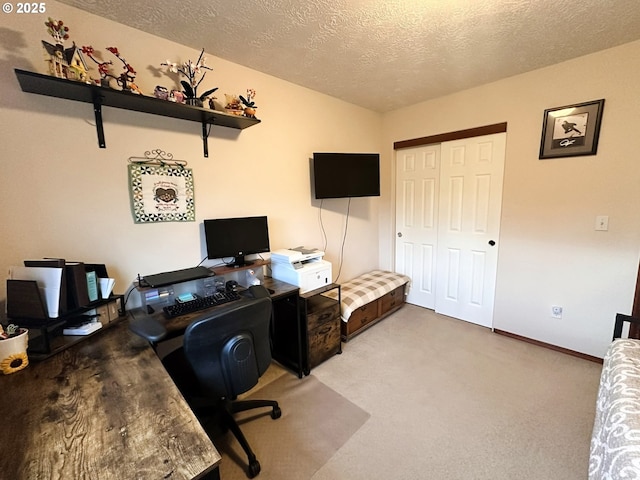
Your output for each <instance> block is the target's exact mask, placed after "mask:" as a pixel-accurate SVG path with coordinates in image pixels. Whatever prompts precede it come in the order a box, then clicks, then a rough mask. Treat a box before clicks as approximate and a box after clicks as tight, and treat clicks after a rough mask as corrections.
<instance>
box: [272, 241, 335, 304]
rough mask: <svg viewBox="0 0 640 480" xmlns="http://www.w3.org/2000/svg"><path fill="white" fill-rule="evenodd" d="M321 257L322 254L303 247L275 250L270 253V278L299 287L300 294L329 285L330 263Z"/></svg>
mask: <svg viewBox="0 0 640 480" xmlns="http://www.w3.org/2000/svg"><path fill="white" fill-rule="evenodd" d="M322 257H324V252H322V251H320V250H315V249H313V250H310V249H304V248H303V247H299V248H298V249H295V250H287V249H281V250H275V251H273V252H271V276H272V277H273V278H275V279H276V280H281V281H283V282H287V283H290V284H292V285H296V286H298V287H300V293H305V292H308V291H310V290H315V289H316V288H320V287H323V286H325V285H329V284H330V283H331V282H332V280H331V263H329V262H327V261H326V260H323V259H322Z"/></svg>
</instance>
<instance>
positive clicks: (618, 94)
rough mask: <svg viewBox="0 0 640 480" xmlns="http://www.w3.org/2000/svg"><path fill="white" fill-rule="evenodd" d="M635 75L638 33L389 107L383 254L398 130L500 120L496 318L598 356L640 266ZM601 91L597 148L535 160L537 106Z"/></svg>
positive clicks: (388, 241)
mask: <svg viewBox="0 0 640 480" xmlns="http://www.w3.org/2000/svg"><path fill="white" fill-rule="evenodd" d="M639 84H640V42H634V43H630V44H627V45H623V46H621V47H617V48H614V49H611V50H607V51H603V52H600V53H597V54H593V55H589V56H586V57H583V58H579V59H576V60H573V61H569V62H565V63H562V64H558V65H555V66H552V67H549V68H545V69H541V70H537V71H534V72H531V73H527V74H524V75H519V76H515V77H512V78H508V79H505V80H502V81H499V82H495V83H492V84H489V85H485V86H482V87H479V88H475V89H471V90H467V91H464V92H460V93H457V94H455V95H450V96H447V97H442V98H439V99H436V100H433V101H429V102H424V103H421V104H418V105H414V106H411V107H408V108H403V109H400V110H397V111H394V112H392V113H389V114H387V115H385V117H384V125H383V131H384V148H385V165H384V168H385V174H384V175H383V178H385V179H387V181H388V182H389V184H388V185H385V187H386V188H385V191H387V192H388V194H387V195H385V196H384V197H383V203H382V204H381V220H380V228H381V234H380V239H381V265H382V266H383V267H385V268H389V267H391V266H392V264H393V239H394V236H393V234H394V232H393V221H394V219H393V217H394V215H393V202H392V198H393V197H392V195H393V191H392V187H393V179H392V176H393V168H394V167H393V165H394V163H393V142H395V141H399V140H407V139H411V138H418V137H423V136H427V135H433V134H438V133H445V132H451V131H456V130H462V129H466V128H472V127H479V126H482V125H489V124H494V123H499V122H505V121H506V122H507V123H508V127H507V153H506V165H505V179H504V196H503V210H502V223H501V235H500V243H499V246H500V251H499V263H498V282H497V291H496V301H495V315H494V328H496V329H500V330H505V331H508V332H512V333H515V334H518V335H522V336H525V337H529V338H533V339H536V340H539V341H542V342H547V343H550V344H553V345H558V346H561V347H564V348H568V349H571V350H575V351H579V352H583V353H586V354H589V355H594V356H599V357H602V355H603V354H604V352H605V349H606V347H607V345H608V343H609V342H610V340H611V335H612V332H613V321H614V317H615V314H616V312H624V313H630V311H631V306H632V302H633V293H634V288H635V282H636V273H637V269H638V251H639V246H640V215H639V214H638V207H639V206H640V189H639V188H638V185H640V166H639V165H638V152H639V151H640V136H639V135H638V132H637V130H638V125H639V122H638V111H640V100H639V98H640V96H639V95H638V85H639ZM600 98H604V99H605V100H606V102H605V107H604V117H603V122H602V131H601V135H600V143H599V148H598V154H597V155H596V156H587V157H572V158H559V159H554V160H538V151H539V145H540V135H541V127H542V117H543V112H544V110H545V109H547V108H553V107H559V106H562V105H568V104H572V103H581V102H585V101H589V100H596V99H600ZM597 215H608V216H609V231H608V232H598V231H594V226H595V217H596V216H597ZM552 305H560V306H563V307H564V314H563V318H562V319H561V320H558V319H554V318H551V316H550V310H551V306H552Z"/></svg>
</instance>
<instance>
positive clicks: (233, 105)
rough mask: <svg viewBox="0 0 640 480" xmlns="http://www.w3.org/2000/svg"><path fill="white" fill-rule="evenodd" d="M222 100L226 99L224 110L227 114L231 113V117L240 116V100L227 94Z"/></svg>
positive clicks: (241, 112)
mask: <svg viewBox="0 0 640 480" xmlns="http://www.w3.org/2000/svg"><path fill="white" fill-rule="evenodd" d="M224 98H225V99H226V102H227V103H226V104H225V106H224V109H225V111H226V112H227V113H231V114H233V115H242V114H243V112H244V111H243V109H242V106H241V105H240V99H239V98H238V97H237V96H235V95H229V94H228V93H225V94H224Z"/></svg>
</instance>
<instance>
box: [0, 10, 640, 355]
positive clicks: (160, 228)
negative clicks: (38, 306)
mask: <svg viewBox="0 0 640 480" xmlns="http://www.w3.org/2000/svg"><path fill="white" fill-rule="evenodd" d="M47 16H52V17H53V18H56V19H63V20H64V21H65V22H66V24H67V25H69V27H70V28H71V31H70V35H71V40H75V41H76V43H78V44H79V45H86V44H91V45H93V46H94V48H96V49H102V50H103V49H104V48H105V47H107V46H117V47H118V48H119V49H120V51H121V52H122V53H123V56H124V57H125V58H126V59H127V61H128V62H129V63H131V64H132V65H133V66H134V68H136V69H137V71H138V77H137V78H136V81H137V83H138V84H139V85H140V86H141V87H142V88H143V90H144V91H146V92H151V91H152V90H153V87H154V86H155V85H156V84H164V85H166V86H171V85H170V82H169V81H168V79H167V78H166V77H164V76H163V75H162V73H161V69H160V67H159V64H160V63H161V62H163V61H165V60H166V59H167V58H170V59H173V60H178V61H181V60H186V59H195V58H196V56H197V54H198V51H194V50H192V49H189V48H187V47H184V46H181V45H178V44H175V43H172V42H169V41H167V40H163V39H160V38H157V37H154V36H152V35H149V34H145V33H143V32H139V31H136V30H133V29H130V28H128V27H125V26H122V25H119V24H115V23H113V22H110V21H108V20H105V19H102V18H98V17H95V16H92V15H89V14H87V13H85V12H83V11H80V10H76V9H74V8H72V7H68V6H66V5H62V4H60V3H58V2H55V1H50V2H47V14H45V15H15V14H14V15H4V16H3V21H4V23H3V26H2V27H1V28H0V39H1V40H2V42H0V52H2V57H1V59H0V85H1V86H2V92H3V95H2V96H1V97H0V125H2V137H1V138H2V146H3V156H2V159H0V188H1V189H2V192H3V194H2V208H1V209H0V224H1V225H2V232H1V233H0V252H2V253H1V254H0V268H1V269H2V270H3V271H6V270H7V268H8V267H9V266H10V265H14V264H19V263H20V262H21V261H22V260H23V259H25V258H38V257H43V256H60V257H65V258H69V259H76V260H84V261H92V262H104V263H106V264H107V266H108V268H109V270H110V272H111V273H112V275H113V276H115V277H116V279H117V287H116V291H118V292H123V291H124V290H125V289H126V288H127V287H128V286H129V284H130V282H131V280H133V278H134V277H135V275H136V274H137V273H141V274H149V273H157V272H160V271H164V270H172V269H178V268H185V267H188V266H192V265H195V264H197V263H198V262H200V260H201V259H202V258H203V257H204V255H205V253H204V246H203V240H202V233H201V223H202V220H203V219H204V218H215V217H224V216H237V215H260V214H266V215H268V216H269V222H270V224H269V225H270V229H271V231H270V233H271V243H272V248H274V249H275V248H281V247H290V246H294V245H302V244H305V245H310V246H322V243H323V237H322V233H321V229H320V225H319V218H320V215H319V210H318V206H319V204H318V203H317V202H316V201H314V200H312V199H311V194H310V187H309V158H310V156H311V154H312V153H313V152H314V151H321V150H324V151H330V150H334V151H381V152H382V162H383V163H382V166H383V172H382V196H381V197H380V198H379V199H354V200H353V201H352V204H351V218H350V221H349V234H348V237H347V242H346V244H345V249H344V251H345V264H344V266H343V268H342V273H341V277H340V280H346V279H348V278H350V277H352V276H355V275H357V274H359V273H362V272H364V271H365V270H368V269H370V268H373V267H375V266H380V267H383V268H393V242H394V231H393V230H394V227H393V221H394V218H393V217H394V215H393V195H394V191H393V158H394V154H393V142H394V141H398V140H406V139H410V138H416V137H422V136H426V135H432V134H437V133H443V132H449V131H455V130H460V129H465V128H472V127H477V126H481V125H487V124H493V123H498V122H504V121H506V122H508V132H507V160H506V169H505V183H504V198H503V203H504V204H503V217H502V233H501V238H500V257H499V265H498V285H497V293H496V303H495V305H496V307H495V318H494V326H495V328H498V329H501V330H506V331H509V332H513V333H516V334H519V335H523V336H526V337H530V338H534V339H537V340H540V341H543V342H548V343H551V344H554V345H559V346H562V347H565V348H569V349H572V350H576V351H580V352H584V353H587V354H591V355H596V356H602V355H603V353H604V350H605V348H606V345H607V344H608V342H609V340H610V337H611V332H612V329H613V318H614V316H615V313H616V312H629V311H630V310H631V303H632V299H633V291H634V286H635V278H636V272H637V267H638V245H639V244H640V242H639V240H640V238H639V237H640V225H639V224H638V223H639V221H638V215H637V211H638V205H639V203H640V202H639V200H640V191H639V189H638V187H637V186H638V185H639V184H640V182H639V180H640V178H639V177H640V168H638V166H637V165H636V162H637V158H636V157H637V152H638V151H639V148H638V147H639V146H640V145H639V143H640V137H639V136H638V135H637V133H636V131H635V130H636V126H637V125H638V116H637V112H638V111H639V107H640V105H639V102H640V100H639V98H640V96H639V95H638V94H637V85H639V84H640V81H639V80H640V78H639V76H640V42H635V43H631V44H627V45H623V46H621V47H618V48H615V49H611V50H608V51H605V52H601V53H597V54H594V55H590V56H587V57H584V58H580V59H577V60H574V61H570V62H565V63H562V64H559V65H556V66H553V67H549V68H545V69H541V70H538V71H535V72H531V73H528V74H524V75H519V76H516V77H512V78H509V79H506V80H503V81H500V82H496V83H493V84H490V85H485V86H483V87H479V88H476V89H471V90H468V91H464V92H460V93H458V94H455V95H451V96H447V97H443V98H439V99H436V100H433V101H430V102H424V103H421V104H418V105H415V106H412V107H408V108H403V109H399V110H397V111H395V112H392V113H389V114H387V115H384V116H381V115H378V114H376V113H374V112H371V111H368V110H366V109H362V108H359V107H355V106H353V105H349V104H347V103H345V102H342V101H339V100H336V99H333V98H330V97H327V96H325V95H321V94H318V93H316V92H312V91H310V90H308V89H304V88H301V87H298V86H296V85H293V84H290V83H287V82H284V81H281V80H279V79H276V78H273V77H270V76H268V75H264V74H262V73H259V72H257V71H254V70H251V69H248V68H245V67H242V66H239V65H236V64H233V63H230V62H227V61H225V60H222V59H219V58H215V57H213V56H211V55H209V56H208V64H209V65H211V66H212V67H213V68H214V71H213V72H210V73H209V74H208V76H207V79H206V80H205V83H204V84H203V86H204V87H205V88H211V87H213V86H218V87H220V89H219V91H218V92H217V94H219V96H220V97H222V95H223V94H224V93H236V94H239V93H243V92H244V91H245V89H246V88H254V89H256V90H257V93H258V96H257V97H256V102H257V105H258V107H259V108H258V117H259V118H261V119H262V123H261V124H260V125H257V126H254V127H251V128H249V129H247V130H243V131H242V132H240V131H236V130H231V129H225V128H222V127H214V128H213V129H212V132H211V136H210V138H209V148H210V157H209V158H208V159H205V158H203V156H202V142H201V140H200V138H199V134H200V125H198V124H195V123H190V122H185V121H181V120H175V119H166V118H162V117H155V116H151V115H146V114H140V113H135V112H128V111H120V110H115V109H109V108H105V109H104V112H103V115H104V121H105V134H106V141H107V148H106V149H99V148H98V147H97V139H96V133H95V128H94V126H93V113H92V109H91V107H90V106H89V105H87V104H79V103H75V102H70V101H66V100H61V99H55V98H48V97H43V96H39V95H33V94H27V93H23V92H22V91H21V90H20V88H19V86H18V83H17V80H16V77H15V75H14V72H13V69H14V68H22V69H26V70H31V71H36V72H40V73H45V63H44V61H43V56H42V49H41V45H40V43H41V42H40V41H41V40H49V39H50V38H49V37H48V35H47V34H46V29H45V26H44V21H45V20H46V17H47ZM103 51H104V50H103ZM109 55H110V54H108V53H107V54H106V55H105V56H106V57H107V58H109ZM111 58H112V57H111ZM598 98H605V99H606V105H605V109H604V118H603V127H602V133H601V137H600V147H599V151H598V155H597V156H590V157H575V158H561V159H555V160H544V161H541V160H538V148H539V142H540V129H541V124H542V114H543V111H544V109H546V108H551V107H557V106H561V105H566V104H570V103H579V102H583V101H588V100H594V99H598ZM154 148H161V149H163V150H165V151H168V152H171V153H173V154H174V155H175V157H177V158H183V159H186V160H188V162H189V167H191V168H193V171H194V177H195V191H196V194H195V195H196V216H197V221H196V222H190V223H163V224H153V225H136V224H134V223H133V219H132V216H131V212H130V206H129V192H128V186H127V158H128V157H130V156H137V155H141V154H142V153H143V152H144V151H145V150H150V149H154ZM323 207H324V208H323V210H322V219H323V221H324V224H325V228H326V231H327V234H328V239H329V243H328V248H327V251H328V254H327V258H328V259H329V260H330V261H332V262H333V265H334V273H337V271H338V268H339V265H338V260H339V256H340V249H341V240H342V233H343V230H344V226H345V213H346V210H347V202H346V200H329V201H325V202H324V204H323ZM596 215H609V217H610V222H609V231H608V232H595V231H594V222H595V217H596ZM206 264H208V263H206ZM4 297H5V285H4V282H3V283H2V284H0V301H1V299H3V298H4ZM551 305H562V306H563V307H564V318H563V319H562V320H556V319H553V318H551V317H550V314H549V313H550V307H551Z"/></svg>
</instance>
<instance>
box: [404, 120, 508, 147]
mask: <svg viewBox="0 0 640 480" xmlns="http://www.w3.org/2000/svg"><path fill="white" fill-rule="evenodd" d="M506 132H507V122H502V123H494V124H493V125H485V126H483V127H476V128H468V129H466V130H457V131H455V132H447V133H439V134H437V135H429V136H428V137H420V138H412V139H410V140H401V141H399V142H393V150H394V151H395V150H400V149H401V148H410V147H422V146H423V145H431V144H432V143H442V142H449V141H451V140H462V139H465V138H472V137H482V136H484V135H491V134H493V133H506Z"/></svg>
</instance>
